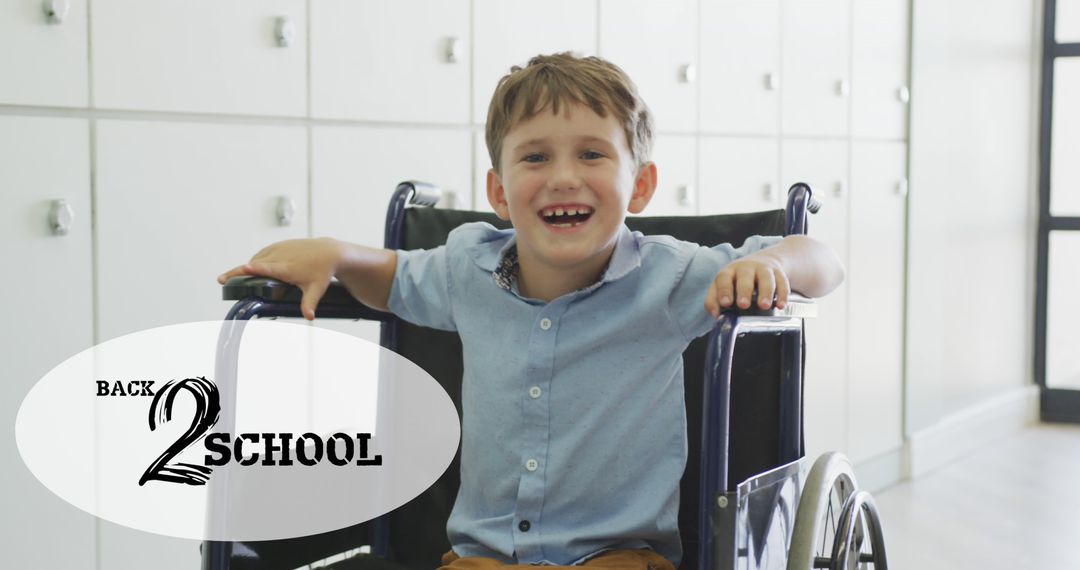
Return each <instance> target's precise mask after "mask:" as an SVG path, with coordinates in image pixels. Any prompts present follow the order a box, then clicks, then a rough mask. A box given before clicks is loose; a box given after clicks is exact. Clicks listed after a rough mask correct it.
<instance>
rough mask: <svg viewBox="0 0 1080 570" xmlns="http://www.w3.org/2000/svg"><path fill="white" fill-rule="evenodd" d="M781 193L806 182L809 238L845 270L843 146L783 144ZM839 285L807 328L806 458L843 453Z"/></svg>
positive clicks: (842, 291) (844, 313)
mask: <svg viewBox="0 0 1080 570" xmlns="http://www.w3.org/2000/svg"><path fill="white" fill-rule="evenodd" d="M780 170H781V180H782V181H783V182H782V185H783V187H784V188H788V187H790V186H791V185H792V184H794V183H795V182H807V183H809V184H810V186H811V188H813V189H814V191H815V194H814V196H815V197H816V198H818V200H820V201H821V202H822V203H823V207H822V209H821V211H820V212H819V213H817V214H815V215H813V216H811V217H810V236H811V237H814V238H816V239H819V240H822V241H824V242H825V243H826V244H828V245H829V246H830V247H832V248H833V250H834V251H836V253H837V255H839V256H840V260H841V261H842V262H843V263H844V266H845V267H846V266H847V265H848V255H847V247H848V202H849V195H848V194H849V193H848V184H847V172H848V144H847V143H846V142H843V141H822V140H785V141H783V143H782V148H781V167H780ZM849 288H850V286H849V284H848V283H844V284H842V285H841V286H840V287H839V288H837V289H836V290H835V291H833V292H832V293H831V294H829V295H828V296H827V297H824V298H822V299H819V300H818V317H817V318H814V319H809V320H807V322H806V335H807V339H806V345H807V346H806V391H805V393H804V397H805V402H806V404H805V405H806V415H805V422H806V447H807V456H809V457H816V456H817V455H820V454H821V453H823V452H825V451H829V450H837V451H843V452H845V453H846V452H847V447H848V336H849V335H848V291H849Z"/></svg>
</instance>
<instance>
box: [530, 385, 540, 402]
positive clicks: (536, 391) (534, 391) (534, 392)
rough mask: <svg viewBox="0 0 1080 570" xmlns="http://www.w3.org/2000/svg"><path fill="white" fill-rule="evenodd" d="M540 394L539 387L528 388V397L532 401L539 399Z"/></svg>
mask: <svg viewBox="0 0 1080 570" xmlns="http://www.w3.org/2000/svg"><path fill="white" fill-rule="evenodd" d="M540 394H541V391H540V387H539V386H533V387H532V388H529V396H530V397H532V399H534V400H535V399H537V398H539V397H540Z"/></svg>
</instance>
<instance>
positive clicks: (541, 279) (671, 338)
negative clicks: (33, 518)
mask: <svg viewBox="0 0 1080 570" xmlns="http://www.w3.org/2000/svg"><path fill="white" fill-rule="evenodd" d="M486 128H487V132H486V137H487V146H488V151H489V153H490V155H491V161H492V169H491V170H489V171H488V175H487V197H488V201H489V202H490V203H491V206H492V208H493V209H494V210H495V212H496V214H498V216H499V217H500V218H502V219H505V220H510V222H511V224H512V225H513V229H512V230H507V231H499V230H495V229H494V228H492V227H491V226H489V225H486V224H467V225H465V226H462V227H461V228H458V229H457V230H455V231H453V232H452V233H451V234H450V236H449V237H448V239H447V243H446V245H445V246H443V247H439V248H436V249H433V250H430V251H422V250H421V251H398V252H393V251H386V250H379V249H372V248H367V247H362V246H357V245H351V244H344V243H341V242H337V241H335V240H330V239H318V240H292V241H287V242H281V243H279V244H275V245H272V246H270V247H268V248H266V249H264V250H263V251H261V252H259V253H258V254H256V255H255V257H254V258H252V260H251V262H250V263H248V264H246V265H243V266H240V267H237V268H234V269H232V270H230V271H229V272H227V273H225V274H224V275H222V276H221V277H220V278H219V280H220V281H222V282H224V281H225V280H226V279H228V278H229V277H231V276H234V275H242V274H260V275H267V276H270V277H274V278H278V279H282V280H284V281H288V282H291V283H295V284H296V285H298V286H299V287H300V288H301V289H302V290H303V292H304V296H303V301H302V302H301V310H302V311H303V314H304V316H305V317H306V318H308V319H312V318H314V316H315V311H314V310H315V306H316V304H317V301H318V299H319V298H320V297H321V296H322V294H323V293H324V292H325V290H326V287H327V284H328V282H329V280H330V279H331V277H334V276H336V277H337V278H338V279H339V280H341V281H342V283H344V285H345V286H346V287H347V288H348V290H349V291H350V292H351V293H352V294H353V295H355V296H356V297H357V298H358V299H359V300H360V301H362V302H363V303H365V304H367V305H369V306H371V307H375V308H378V309H384V310H385V309H389V310H390V311H392V312H394V313H395V314H397V315H399V316H400V317H402V318H403V319H405V320H407V321H410V322H413V323H416V324H420V325H423V326H429V327H434V328H439V329H445V330H456V331H458V333H459V335H460V336H461V340H462V345H463V351H464V353H463V357H464V362H465V374H464V378H463V380H462V382H463V392H462V406H463V414H462V443H461V489H460V491H459V493H458V497H457V501H456V502H455V504H454V509H453V512H452V514H451V516H450V520H449V522H448V525H447V532H448V535H449V537H450V541H451V544H452V545H453V551H452V552H449V553H447V555H446V556H445V557H444V559H443V563H444V564H446V566H444V568H489V567H498V566H502V565H504V564H538V563H541V564H560V565H571V564H584V565H586V566H593V567H607V568H624V569H630V568H641V569H643V570H644V569H646V568H649V569H653V568H657V569H659V568H674V566H675V565H677V564H678V561H679V559H680V557H681V551H680V550H681V547H680V542H679V535H678V528H677V515H678V491H679V480H680V478H681V476H682V472H683V468H684V466H685V462H686V419H685V408H684V403H683V392H682V390H683V387H682V359H681V355H682V352H683V350H684V349H685V348H686V345H687V344H689V342H690V341H691V340H693V339H694V338H696V337H698V336H700V335H702V334H704V333H706V332H707V331H708V330H709V329H710V328H711V326H712V324H713V322H714V319H715V318H716V317H717V316H719V313H720V310H722V309H724V308H728V307H731V306H732V305H737V306H739V307H741V308H749V306H750V298H751V294H752V292H753V291H754V289H755V288H756V289H757V290H758V298H759V299H760V304H761V306H762V308H768V307H769V306H770V305H771V304H772V299H773V297H774V295H775V298H776V300H775V302H776V305H777V306H779V307H783V306H784V304H785V303H786V302H787V297H788V294H789V291H790V289H791V288H792V287H793V288H795V289H796V290H798V291H800V292H801V293H803V294H806V295H810V296H820V295H824V294H826V293H828V292H829V291H831V290H832V289H834V288H835V287H836V286H837V285H838V284H839V283H840V281H841V280H842V279H843V269H842V268H841V267H840V264H839V262H838V260H837V259H836V256H835V255H834V254H832V252H831V251H830V250H829V249H828V248H826V247H825V246H823V245H821V244H819V243H818V242H815V241H813V240H811V239H809V238H806V237H803V236H794V237H789V238H786V239H783V240H781V239H780V238H761V237H757V236H755V237H753V238H750V239H749V240H747V242H746V243H745V244H744V245H743V246H742V247H741V248H739V249H734V248H732V247H731V246H729V245H727V244H724V245H721V246H717V247H716V248H711V249H710V248H704V247H700V246H697V245H695V244H689V243H685V242H680V241H677V240H674V239H672V238H670V237H666V236H652V237H645V236H642V235H640V234H635V233H631V232H630V231H629V230H627V229H626V227H625V225H624V224H623V221H624V220H625V217H626V213H627V212H632V213H638V212H641V211H642V210H643V209H644V208H645V206H646V205H647V204H648V202H649V200H650V198H652V195H653V192H654V191H655V189H656V175H657V174H656V165H654V164H653V163H652V162H650V161H649V152H650V148H651V144H652V130H653V129H652V118H651V116H650V113H649V111H648V108H647V107H646V106H645V104H644V102H642V100H641V99H640V97H639V96H638V95H637V91H636V88H635V87H634V85H633V83H632V82H631V81H630V79H629V78H628V77H626V75H625V74H624V73H623V72H622V70H620V69H619V68H617V67H616V66H614V65H612V64H611V63H608V62H606V61H604V60H602V59H599V58H595V57H587V58H578V57H575V56H573V55H571V54H556V55H552V56H539V57H535V58H533V59H532V60H531V61H530V62H529V64H528V65H527V66H526V67H525V68H518V67H515V68H513V69H512V70H511V72H510V74H508V75H507V76H505V77H503V79H502V80H501V81H500V83H499V85H498V87H497V88H496V90H495V94H494V96H493V98H492V101H491V106H490V109H489V113H488V120H487V127H486ZM703 295H704V296H703ZM703 300H704V306H702V301H703Z"/></svg>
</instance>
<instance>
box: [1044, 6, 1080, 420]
mask: <svg viewBox="0 0 1080 570" xmlns="http://www.w3.org/2000/svg"><path fill="white" fill-rule="evenodd" d="M1056 14H1057V0H1045V2H1044V6H1043V57H1042V86H1041V104H1040V111H1039V236H1038V265H1037V270H1036V273H1037V274H1036V280H1037V292H1036V298H1035V382H1036V383H1038V385H1039V392H1040V395H1039V415H1040V418H1041V419H1042V420H1043V421H1047V422H1070V423H1080V390H1071V389H1066V388H1049V387H1047V385H1046V310H1047V294H1048V291H1047V287H1048V285H1049V283H1048V273H1049V258H1048V256H1049V252H1050V232H1052V231H1080V216H1056V217H1055V216H1052V215H1051V213H1050V142H1051V130H1052V126H1053V108H1054V105H1053V104H1054V62H1055V61H1056V60H1057V59H1058V58H1063V57H1080V43H1058V42H1057V40H1056V38H1055V37H1054V35H1055V30H1056V28H1055V17H1056Z"/></svg>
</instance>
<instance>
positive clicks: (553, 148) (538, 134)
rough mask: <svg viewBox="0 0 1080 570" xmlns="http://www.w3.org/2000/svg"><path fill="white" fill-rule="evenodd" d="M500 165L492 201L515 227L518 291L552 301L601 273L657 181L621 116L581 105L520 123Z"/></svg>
mask: <svg viewBox="0 0 1080 570" xmlns="http://www.w3.org/2000/svg"><path fill="white" fill-rule="evenodd" d="M500 166H501V170H502V172H501V174H500V173H496V172H495V171H494V170H491V171H489V172H488V200H489V201H490V202H491V206H492V208H493V209H494V210H495V212H496V213H497V214H498V215H499V217H500V218H502V219H504V220H506V219H508V220H510V221H511V223H512V224H513V226H514V228H515V230H516V231H517V247H518V260H519V264H520V267H521V273H520V275H519V277H518V287H519V290H520V291H521V292H522V293H523V294H525V295H527V296H532V297H537V298H541V299H545V300H549V301H550V300H552V299H554V298H556V297H558V296H560V295H562V294H565V293H569V292H571V291H574V290H575V289H579V288H581V287H585V286H587V285H590V284H592V283H594V282H596V280H597V279H599V278H600V276H601V274H602V272H603V270H604V268H605V267H606V266H607V263H608V260H609V259H610V258H611V253H612V251H614V248H615V241H616V238H617V236H618V233H619V230H620V229H621V228H622V225H623V221H624V220H625V218H626V213H627V211H629V212H633V213H638V212H640V211H642V210H643V209H644V208H645V205H646V204H648V202H649V199H650V198H651V197H652V193H653V190H654V189H655V187H656V167H655V166H654V165H653V164H652V163H651V162H650V163H646V164H645V165H643V166H642V167H641V168H640V169H638V168H636V166H635V164H634V159H633V156H632V154H631V152H630V146H629V144H628V142H627V140H626V135H625V133H624V131H623V128H622V126H621V125H620V123H619V121H618V120H617V119H616V118H615V116H614V115H613V114H612V113H610V112H609V113H608V114H607V116H606V117H601V116H600V115H598V114H596V113H595V112H594V111H593V110H592V109H590V108H588V107H585V106H583V105H579V104H568V105H564V106H563V108H561V109H560V110H559V112H558V113H552V112H551V110H550V108H549V109H544V110H541V111H540V112H539V113H537V114H536V115H535V116H533V117H531V118H529V119H527V120H523V121H521V122H519V123H518V124H516V125H515V126H514V127H513V128H511V129H510V131H509V132H508V133H507V135H506V138H505V140H504V143H503V148H502V156H501V157H500Z"/></svg>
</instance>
